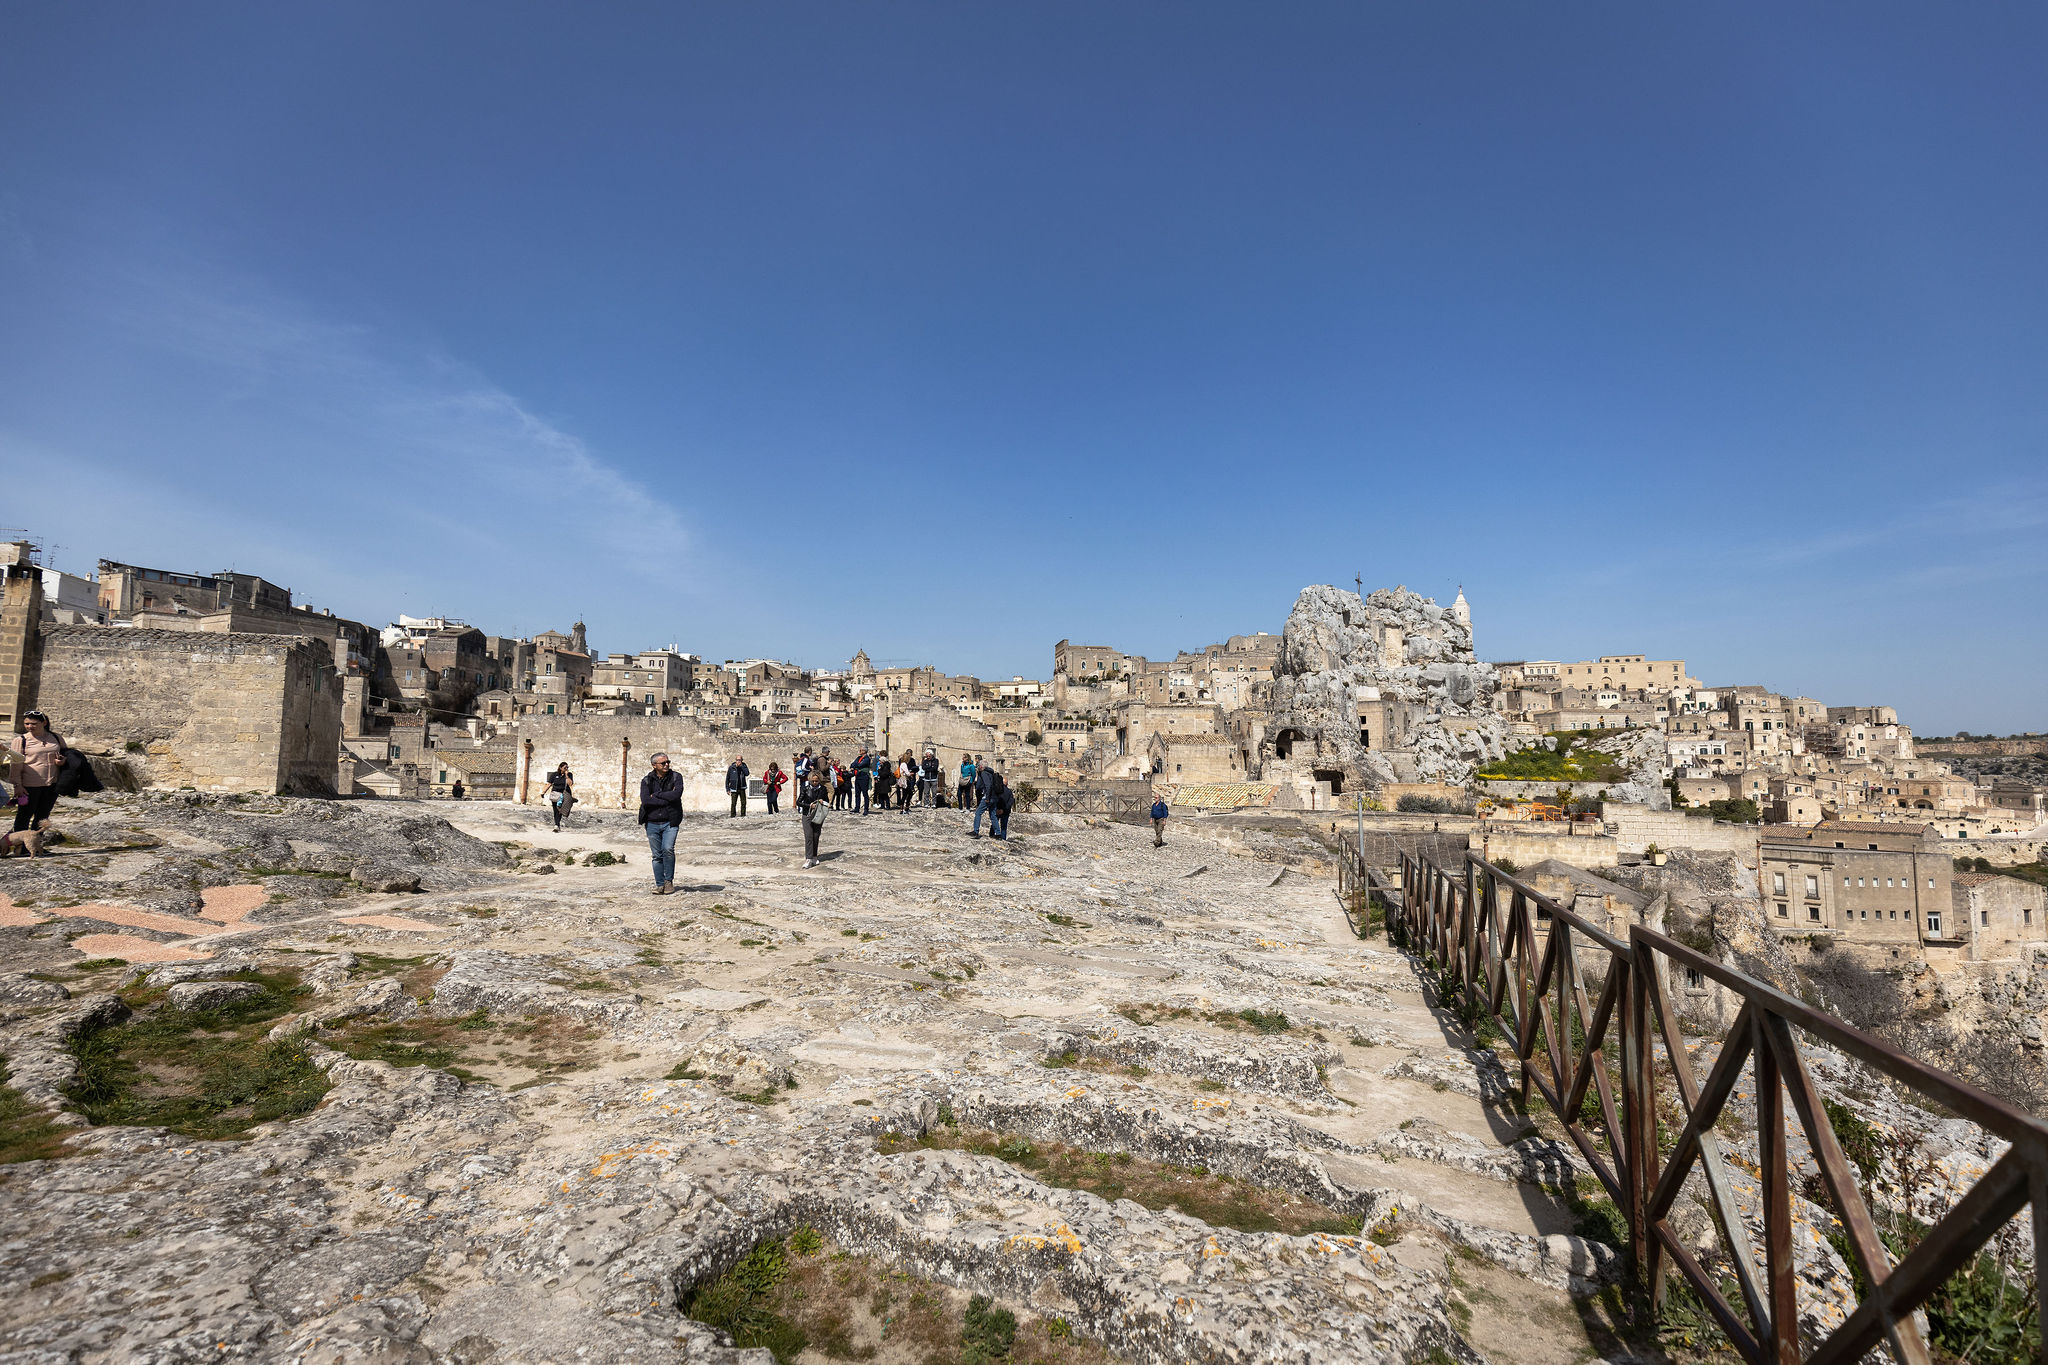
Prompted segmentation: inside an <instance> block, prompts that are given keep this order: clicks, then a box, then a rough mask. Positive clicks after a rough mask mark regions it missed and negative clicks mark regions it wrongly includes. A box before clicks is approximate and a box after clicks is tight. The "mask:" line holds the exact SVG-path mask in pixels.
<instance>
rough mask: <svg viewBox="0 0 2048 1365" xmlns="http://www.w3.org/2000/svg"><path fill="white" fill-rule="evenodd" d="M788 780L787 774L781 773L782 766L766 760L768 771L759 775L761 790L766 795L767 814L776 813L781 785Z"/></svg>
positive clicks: (771, 760)
mask: <svg viewBox="0 0 2048 1365" xmlns="http://www.w3.org/2000/svg"><path fill="white" fill-rule="evenodd" d="M788 780H789V774H788V773H786V772H784V771H782V765H781V764H779V763H777V762H776V761H775V760H774V759H772V758H771V759H769V760H768V771H767V772H765V773H762V774H761V790H762V791H764V792H766V793H768V813H769V814H770V815H773V814H775V812H776V809H777V807H776V801H777V800H778V799H779V793H780V792H781V791H782V784H783V783H785V782H787V781H788Z"/></svg>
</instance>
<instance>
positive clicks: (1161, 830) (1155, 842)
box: [1152, 796, 1167, 848]
mask: <svg viewBox="0 0 2048 1365" xmlns="http://www.w3.org/2000/svg"><path fill="white" fill-rule="evenodd" d="M1166 815H1167V810H1166V798H1165V797H1163V796H1162V797H1159V798H1158V799H1157V800H1155V801H1153V803H1152V847H1154V848H1165V847H1166Z"/></svg>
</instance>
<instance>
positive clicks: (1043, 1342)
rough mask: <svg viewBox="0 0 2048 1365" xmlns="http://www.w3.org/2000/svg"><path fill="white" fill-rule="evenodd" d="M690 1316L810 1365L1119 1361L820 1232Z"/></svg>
mask: <svg viewBox="0 0 2048 1365" xmlns="http://www.w3.org/2000/svg"><path fill="white" fill-rule="evenodd" d="M683 1311H684V1312H685V1313H687V1314H689V1315H690V1316H691V1317H693V1318H696V1319H697V1320H698V1321H699V1322H704V1323H708V1324H710V1325H711V1326H713V1327H717V1328H720V1329H722V1330H723V1331H726V1332H728V1333H730V1334H731V1335H732V1338H733V1340H734V1341H735V1342H736V1343H737V1344H738V1345H739V1346H741V1347H742V1348H747V1349H765V1350H767V1351H768V1352H769V1353H770V1354H771V1355H773V1356H774V1358H775V1360H776V1361H777V1365H795V1362H796V1360H797V1358H798V1357H799V1356H800V1355H801V1356H802V1357H803V1358H804V1359H805V1360H826V1361H873V1360H889V1361H901V1362H905V1363H906V1365H909V1363H911V1362H915V1365H1055V1362H1058V1365H1110V1362H1111V1361H1112V1359H1113V1357H1111V1356H1110V1355H1109V1353H1108V1352H1106V1351H1105V1350H1103V1349H1102V1347H1101V1346H1099V1345H1097V1344H1096V1343H1094V1342H1092V1341H1088V1340H1086V1339H1084V1338H1082V1337H1080V1336H1078V1335H1076V1334H1075V1332H1074V1330H1073V1328H1072V1326H1071V1325H1070V1324H1068V1323H1067V1322H1066V1321H1065V1320H1064V1319H1061V1318H1037V1317H1034V1316H1031V1315H1029V1314H1019V1313H1016V1312H1013V1311H1012V1310H1010V1309H1008V1308H1005V1307H1002V1306H1000V1305H998V1304H996V1303H994V1302H993V1301H991V1300H990V1299H988V1298H987V1297H985V1296H983V1295H979V1294H977V1295H974V1296H973V1297H971V1298H970V1297H969V1296H967V1295H966V1294H963V1293H961V1292H960V1291H958V1290H955V1289H948V1288H946V1287H945V1286H943V1285H938V1284H934V1283H932V1282H931V1281H929V1280H925V1279H922V1278H920V1277H918V1276H916V1275H912V1274H910V1273H909V1272H907V1271H903V1270H896V1269H892V1268H890V1267H889V1266H887V1265H884V1264H882V1263H880V1262H877V1261H873V1260H870V1259H868V1258H867V1257H864V1256H855V1255H852V1254H850V1253H848V1252H845V1251H840V1250H836V1249H835V1248H833V1246H832V1245H831V1243H830V1242H828V1241H827V1240H826V1239H825V1237H824V1236H823V1234H821V1233H820V1232H819V1231H818V1230H817V1229H816V1228H812V1227H799V1228H797V1229H796V1230H795V1231H794V1232H792V1233H790V1234H789V1236H788V1237H786V1238H781V1239H777V1240H775V1241H770V1242H763V1243H761V1244H760V1245H759V1246H757V1247H755V1248H754V1249H753V1250H752V1251H751V1252H749V1253H748V1254H747V1255H746V1256H745V1257H744V1258H743V1259H741V1260H740V1262H739V1263H738V1264H737V1265H735V1266H733V1268H732V1269H730V1270H728V1271H726V1272H725V1274H723V1275H720V1276H719V1277H718V1278H717V1279H715V1280H711V1281H708V1282H707V1283H705V1284H701V1285H699V1286H697V1287H696V1288H695V1289H692V1290H691V1291H690V1292H689V1293H688V1294H686V1295H685V1296H684V1298H683Z"/></svg>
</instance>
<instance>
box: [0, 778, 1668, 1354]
mask: <svg viewBox="0 0 2048 1365" xmlns="http://www.w3.org/2000/svg"><path fill="white" fill-rule="evenodd" d="M451 822H452V824H451ZM59 823H60V826H61V827H63V828H64V829H65V830H66V832H67V834H68V836H69V838H68V839H67V841H66V842H64V843H61V844H59V845H57V846H56V847H55V848H54V849H53V852H52V856H51V857H49V858H47V859H45V860H43V861H40V862H35V863H29V862H26V861H9V862H0V897H4V899H0V973H4V974H0V1056H4V1058H5V1061H6V1065H7V1068H8V1072H7V1086H6V1087H5V1088H0V1160H8V1161H11V1162H12V1163H13V1164H7V1165H0V1276H4V1282H5V1283H6V1284H8V1285H9V1286H10V1287H11V1292H10V1294H9V1306H8V1312H7V1313H6V1314H5V1315H4V1321H0V1361H4V1362H14V1361H24V1362H25V1361H35V1362H43V1361H103V1360H104V1361H114V1360H122V1361H127V1360H137V1361H184V1360H196V1359H200V1358H205V1359H222V1358H240V1359H280V1360H284V1359H289V1360H295V1361H319V1362H327V1361H357V1360H378V1361H421V1362H425V1361H433V1362H458V1363H460V1365H473V1363H474V1362H484V1361H490V1362H516V1361H593V1362H594V1361H614V1360H619V1361H623V1360H635V1361H662V1360H670V1361H747V1362H750V1365H766V1362H767V1361H768V1360H769V1358H770V1357H769V1355H768V1352H767V1350H766V1349H763V1348H765V1347H773V1348H774V1349H775V1350H776V1352H777V1354H778V1355H779V1356H780V1357H781V1358H782V1359H784V1360H790V1361H797V1360H801V1361H805V1362H813V1363H814V1365H815V1363H818V1362H824V1361H828V1360H840V1359H864V1360H873V1361H879V1362H884V1365H886V1363H887V1362H892V1361H902V1362H936V1361H950V1360H961V1361H972V1362H977V1365H979V1363H980V1362H988V1361H993V1360H999V1359H1009V1360H1013V1361H1017V1362H1023V1361H1027V1360H1029V1361H1036V1360H1053V1359H1072V1360H1077V1361H1087V1360H1100V1359H1106V1358H1121V1359H1126V1360H1131V1361H1145V1362H1150V1361H1162V1362H1163V1361H1169V1360H1171V1361H1276V1362H1277V1361H1290V1362H1292V1361H1300V1362H1308V1361H1318V1362H1320V1361H1330V1360H1359V1361H1402V1362H1410V1361H1414V1362H1424V1361H1445V1360H1456V1361H1475V1360H1481V1359H1491V1360H1496V1361H1533V1362H1553V1361H1554V1362H1568V1363H1572V1365H1578V1363H1581V1362H1586V1361H1589V1360H1592V1359H1595V1358H1598V1357H1601V1356H1603V1355H1605V1356H1608V1357H1615V1356H1620V1355H1624V1354H1631V1353H1632V1354H1636V1355H1644V1354H1654V1353H1655V1347H1654V1343H1650V1342H1646V1341H1645V1340H1644V1339H1642V1338H1640V1337H1638V1336H1631V1335H1629V1334H1628V1333H1626V1332H1625V1331H1620V1330H1619V1324H1620V1312H1619V1305H1620V1297H1619V1294H1618V1293H1617V1291H1616V1290H1615V1289H1614V1288H1613V1287H1612V1282H1613V1281H1614V1280H1615V1279H1616V1277H1617V1275H1618V1272H1619V1261H1618V1257H1617V1254H1616V1252H1615V1251H1614V1250H1613V1248H1612V1246H1611V1245H1609V1243H1611V1242H1613V1241H1614V1240H1616V1238H1615V1235H1614V1232H1613V1229H1614V1228H1615V1227H1616V1225H1617V1222H1618V1220H1617V1219H1615V1217H1614V1216H1613V1210H1612V1208H1611V1206H1607V1205H1605V1204H1604V1202H1603V1201H1601V1200H1599V1199H1598V1198H1596V1197H1589V1191H1591V1190H1593V1189H1594V1188H1595V1187H1594V1186H1592V1185H1591V1184H1590V1182H1589V1181H1588V1179H1587V1177H1586V1173H1585V1170H1584V1168H1583V1167H1582V1166H1581V1165H1580V1163H1579V1160H1578V1158H1577V1156H1576V1154H1575V1153H1574V1152H1573V1151H1572V1150H1571V1149H1570V1148H1569V1146H1568V1144H1565V1143H1562V1142H1560V1141H1557V1140H1556V1136H1557V1130H1556V1128H1555V1125H1554V1122H1553V1121H1551V1120H1549V1118H1548V1116H1547V1115H1542V1114H1539V1115H1537V1116H1536V1117H1535V1118H1534V1119H1533V1120H1532V1119H1531V1118H1530V1117H1528V1116H1526V1115H1524V1114H1522V1113H1521V1112H1520V1111H1519V1110H1518V1108H1517V1106H1516V1104H1515V1100H1514V1097H1513V1094H1512V1091H1513V1086H1512V1083H1511V1082H1510V1080H1509V1073H1508V1072H1507V1071H1506V1070H1505V1069H1504V1068H1503V1067H1502V1066H1501V1065H1500V1063H1499V1061H1498V1060H1497V1058H1496V1057H1495V1055H1494V1054H1493V1053H1492V1052H1489V1051H1485V1050H1483V1049H1480V1048H1476V1047H1474V1046H1473V1045H1472V1044H1473V1039H1472V1038H1471V1037H1470V1036H1469V1035H1467V1034H1465V1033H1464V1032H1462V1031H1461V1030H1460V1029H1458V1028H1457V1027H1456V1026H1455V1024H1454V1022H1453V1021H1452V1020H1451V1019H1450V1018H1449V1016H1447V1015H1445V1014H1442V1013H1440V1012H1439V1011H1436V1010H1435V1009H1433V1008H1432V1007H1431V1004H1430V999H1429V997H1428V995H1427V994H1426V992H1425V989H1424V986H1425V983H1424V982H1423V981H1422V980H1421V979H1420V978H1419V977H1418V975H1417V973H1416V971H1415V969H1414V967H1413V966H1412V965H1411V963H1410V962H1409V960H1408V959H1406V958H1405V957H1403V956H1401V955H1399V954H1396V953H1393V952H1391V951H1389V950H1388V949H1387V947H1386V944H1385V941H1384V940H1383V939H1381V940H1377V941H1374V942H1370V943H1364V942H1360V941H1359V940H1357V939H1355V938H1352V937H1351V936H1350V934H1349V932H1348V930H1347V928H1346V924H1345V920H1344V917H1343V915H1342V914H1341V913H1340V909H1339V906H1338V905H1337V903H1336V901H1335V899H1334V897H1333V895H1332V891H1331V882H1330V881H1329V880H1328V879H1327V878H1326V877H1323V876H1319V875H1316V874H1315V873H1314V872H1313V871H1312V870H1310V871H1304V862H1305V861H1306V862H1309V863H1312V861H1313V860H1304V859H1301V858H1297V857H1294V856H1293V855H1292V853H1291V852H1290V850H1291V849H1292V848H1293V845H1291V844H1288V843H1287V841H1285V840H1281V841H1280V842H1279V843H1278V844H1277V845H1276V847H1278V848H1279V849H1280V853H1279V854H1276V855H1275V856H1283V857H1285V859H1286V861H1274V860H1273V859H1272V858H1269V857H1262V856H1259V855H1260V854H1261V853H1262V852H1271V850H1265V849H1264V848H1263V846H1248V845H1247V843H1246V841H1245V839H1244V837H1243V835H1242V832H1241V831H1239V832H1232V831H1230V830H1229V829H1228V828H1227V827H1225V826H1221V825H1219V826H1218V827H1217V830H1216V833H1215V834H1214V835H1212V834H1211V833H1209V832H1207V831H1205V829H1204V826H1203V822H1202V821H1200V820H1181V821H1176V822H1174V824H1173V826H1172V828H1171V833H1170V838H1169V841H1168V844H1167V846H1166V847H1165V848H1163V849H1154V848H1153V847H1152V846H1151V834H1150V830H1149V828H1139V827H1135V826H1131V825H1123V824H1114V823H1108V822H1103V821H1089V820H1085V819H1080V818H1069V817H1061V818H1053V817H1039V818H1033V817H1023V818H1020V820H1019V821H1018V833H1019V835H1020V837H1019V838H1017V839H1016V840H1014V841H1013V842H1011V843H1009V844H1007V845H1005V844H998V843H994V842H992V841H989V840H987V839H983V840H979V841H976V840H971V839H969V838H967V837H966V835H965V833H964V831H963V829H962V823H963V822H962V821H961V820H960V819H959V817H958V816H957V814H956V813H954V812H931V813H922V812H920V813H913V814H910V815H899V814H896V813H889V814H877V815H874V816H869V817H854V816H850V815H845V814H835V815H834V816H832V817H831V819H830V821H829V823H828V825H827V828H826V834H825V841H824V842H825V848H826V850H827V853H826V857H825V860H824V862H823V864H822V866H820V867H818V868H816V869H811V870H806V869H804V868H803V867H802V866H801V862H802V859H801V857H800V838H799V832H798V830H797V828H796V826H795V824H794V822H793V820H792V819H791V818H790V817H787V816H784V817H780V818H777V819H773V820H771V819H768V818H766V817H763V816H760V815H758V814H757V815H755V816H754V817H751V818H748V819H745V820H727V819H724V818H718V817H692V818H691V820H690V821H689V823H688V824H687V825H686V826H685V827H684V830H683V833H682V837H681V839H680V840H679V844H678V859H679V872H678V881H679V884H680V886H679V890H680V894H677V895H674V896H667V897H656V896H653V895H650V894H648V888H647V885H646V882H647V872H646V869H647V862H646V856H647V855H646V848H645V844H644V842H643V841H642V840H641V838H640V834H639V831H638V829H637V828H636V827H635V826H633V825H632V824H631V823H630V821H629V819H628V818H627V817H625V816H624V815H621V814H619V813H615V812H599V813H584V812H579V813H578V814H577V816H576V817H575V818H574V820H573V822H572V825H571V827H570V828H569V829H567V830H565V831H563V832H562V833H560V834H555V833H553V832H552V831H550V830H549V829H548V828H547V826H546V821H545V818H544V817H543V816H542V815H541V814H540V812H539V811H538V810H536V809H532V808H525V809H522V808H517V807H510V806H504V805H488V804H462V803H447V802H441V803H432V804H431V805H413V804H408V803H397V802H376V803H353V804H346V805H343V804H335V803H320V802H313V801H292V800H266V799H254V798H252V799H250V800H247V801H238V800H234V799H226V798H200V797H192V796H184V797H167V796H108V797H105V798H102V799H100V800H99V801H97V802H96V803H92V804H77V805H74V804H70V803H67V805H66V807H65V808H64V811H63V812H62V814H61V817H60V821H59ZM618 860H623V861H618ZM1289 862H1291V863H1293V864H1294V865H1292V866H1290V865H1288V863H1289ZM414 887H416V888H417V889H411V888H414ZM969 1295H974V1296H979V1297H976V1298H974V1299H973V1300H972V1301H971V1302H970V1301H969V1297H968V1296H969ZM1006 1310H1007V1311H1006ZM1005 1320H1006V1321H1007V1324H1008V1325H1007V1326H1005V1325H1004V1324H1005ZM734 1333H737V1334H738V1335H739V1337H740V1338H741V1339H743V1340H745V1341H747V1342H751V1343H758V1344H757V1345H754V1346H751V1347H739V1346H735V1345H734V1344H733V1341H734V1336H733V1334H734ZM1006 1333H1010V1335H1006ZM977 1334H979V1335H977Z"/></svg>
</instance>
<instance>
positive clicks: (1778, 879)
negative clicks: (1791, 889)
mask: <svg viewBox="0 0 2048 1365" xmlns="http://www.w3.org/2000/svg"><path fill="white" fill-rule="evenodd" d="M1771 890H1773V891H1775V892H1777V893H1778V894H1779V895H1781V896H1782V895H1784V894H1785V874H1784V873H1782V872H1773V873H1772V874H1771Z"/></svg>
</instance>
